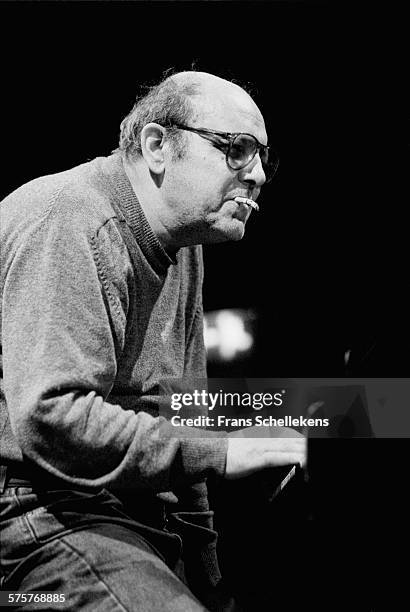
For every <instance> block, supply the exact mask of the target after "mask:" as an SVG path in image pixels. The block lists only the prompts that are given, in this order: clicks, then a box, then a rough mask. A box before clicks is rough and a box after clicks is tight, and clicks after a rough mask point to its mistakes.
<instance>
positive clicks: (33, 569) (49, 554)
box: [0, 486, 206, 612]
mask: <svg viewBox="0 0 410 612" xmlns="http://www.w3.org/2000/svg"><path fill="white" fill-rule="evenodd" d="M0 520H1V524H0V527H1V531H0V535H1V566H0V567H1V582H2V584H1V586H2V588H3V589H4V590H8V591H18V592H20V593H24V592H28V591H52V592H54V593H63V594H64V595H65V602H63V603H62V602H57V603H48V604H44V607H42V608H41V609H43V610H45V609H47V610H59V611H62V610H72V611H73V612H74V611H75V612H77V611H78V610H90V611H93V612H98V611H99V610H101V612H107V611H111V610H112V611H120V610H121V611H131V610H132V611H134V610H135V611H141V612H156V611H158V612H160V611H161V612H162V611H172V612H191V611H192V612H197V611H206V608H205V607H204V606H203V605H202V604H201V603H200V602H199V601H198V600H197V599H196V598H195V596H194V595H193V594H192V593H191V591H190V590H189V589H188V587H187V586H186V584H184V581H183V580H184V574H183V571H182V570H181V561H180V557H181V548H182V545H181V538H180V537H179V536H178V535H176V534H173V533H168V532H166V531H164V530H161V529H156V528H154V527H148V526H146V525H144V524H142V523H138V522H136V521H135V520H133V519H131V518H130V517H129V516H128V515H126V514H125V512H124V509H123V506H122V504H121V503H120V502H119V501H118V500H117V499H116V497H114V496H113V495H111V494H110V493H109V492H108V491H105V490H102V491H100V492H99V493H96V494H95V493H88V492H87V493H84V492H80V491H71V490H70V491H64V490H57V491H46V492H41V491H37V490H36V491H35V490H33V489H31V488H26V487H12V486H9V487H7V488H6V489H5V490H4V491H3V493H2V494H1V495H0ZM178 575H179V577H178ZM30 609H36V610H38V609H40V608H39V607H38V604H37V605H36V607H31V606H30V604H27V603H26V604H24V610H25V611H26V610H30Z"/></svg>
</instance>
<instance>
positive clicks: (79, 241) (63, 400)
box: [3, 206, 227, 491]
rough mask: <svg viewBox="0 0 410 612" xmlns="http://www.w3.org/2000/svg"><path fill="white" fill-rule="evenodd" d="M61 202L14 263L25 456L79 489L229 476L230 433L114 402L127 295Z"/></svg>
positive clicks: (9, 278) (12, 328) (18, 398)
mask: <svg viewBox="0 0 410 612" xmlns="http://www.w3.org/2000/svg"><path fill="white" fill-rule="evenodd" d="M56 208H57V207H56V206H54V207H52V208H50V209H49V210H48V211H47V213H46V214H44V215H43V216H42V217H41V218H40V219H38V220H37V222H36V223H34V224H32V225H31V227H30V229H29V230H27V231H26V233H25V234H24V236H23V237H22V238H21V239H20V240H19V242H18V247H17V248H16V249H15V251H14V252H13V255H12V256H10V257H9V260H8V261H7V270H6V280H5V285H4V293H3V357H4V377H5V392H6V399H7V405H8V410H9V414H10V421H11V425H12V429H13V433H14V435H15V437H16V439H17V442H18V444H19V446H20V448H21V450H22V453H23V455H24V456H26V457H27V458H28V459H30V460H31V461H33V462H34V463H35V464H37V465H38V466H40V467H41V468H43V469H44V470H46V471H47V472H48V473H49V474H51V475H53V476H55V477H57V478H60V479H63V480H64V481H66V482H67V483H70V484H71V485H74V486H76V485H78V486H87V487H95V488H100V487H110V486H115V487H118V486H119V487H127V488H139V487H145V488H151V489H153V490H155V491H167V490H170V489H172V488H174V487H175V486H180V485H182V484H188V483H193V482H200V481H201V480H203V479H204V478H206V476H207V475H208V474H209V473H212V472H215V473H219V474H222V473H223V470H224V467H225V458H226V447H227V440H226V439H225V438H223V437H221V438H215V437H214V436H210V435H209V434H208V433H207V432H205V431H200V430H196V431H194V430H192V429H191V428H180V431H178V437H177V436H176V434H175V428H173V427H172V426H171V425H170V423H169V422H168V421H167V420H166V419H164V418H163V417H153V416H151V415H150V414H148V413H146V412H144V411H140V412H138V413H136V412H134V410H124V409H123V408H122V407H121V406H119V405H114V404H111V403H109V402H107V401H106V398H107V396H108V395H109V393H110V390H111V389H112V386H113V383H114V380H115V376H116V372H117V352H118V349H119V347H118V342H119V343H121V333H120V332H121V329H120V330H118V329H115V326H116V325H117V326H118V321H121V317H122V319H123V325H124V326H125V313H124V309H126V300H124V299H121V296H120V298H118V296H115V295H112V293H111V289H110V288H109V287H107V286H106V285H105V283H104V278H103V277H102V276H101V274H100V273H99V270H98V258H96V254H95V245H94V244H93V235H92V233H90V231H89V230H88V229H87V230H86V229H85V228H84V227H81V223H79V221H78V218H79V217H78V215H76V214H75V211H71V210H70V209H69V207H66V210H65V213H64V214H63V215H61V214H60V215H59V214H57V213H56ZM67 209H68V210H67ZM85 225H86V224H85ZM119 293H121V292H119ZM113 303H115V304H114V305H115V308H117V310H118V317H117V318H116V321H113V318H112V316H111V314H110V313H111V311H112V309H111V308H110V307H109V304H110V305H111V306H112V305H113ZM120 327H121V325H120Z"/></svg>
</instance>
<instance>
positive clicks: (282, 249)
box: [1, 1, 409, 377]
mask: <svg viewBox="0 0 410 612" xmlns="http://www.w3.org/2000/svg"><path fill="white" fill-rule="evenodd" d="M1 9H2V15H3V20H2V21H3V24H4V25H3V34H2V44H3V47H4V52H3V54H2V55H3V64H4V65H3V76H2V84H3V88H2V89H3V103H5V112H3V119H4V124H3V128H2V142H3V152H4V154H5V156H6V161H8V162H9V163H7V170H6V171H4V170H3V173H2V186H1V192H2V194H3V195H5V194H7V193H8V192H9V191H11V190H12V189H14V188H15V187H17V186H18V185H19V184H21V183H23V182H25V181H27V180H29V179H31V178H34V177H36V176H38V175H41V174H48V173H52V172H56V171H59V170H62V169H66V168H67V167H70V166H74V165H76V164H78V163H80V162H82V161H85V160H87V159H92V158H93V157H94V156H97V155H105V154H108V153H109V152H110V151H111V150H112V149H113V148H115V146H116V144H117V138H118V133H119V123H120V121H121V119H122V117H123V116H124V115H125V114H126V113H127V112H128V111H129V110H130V108H131V106H132V104H133V100H134V98H135V95H136V91H137V88H138V85H139V84H141V83H144V82H147V81H148V82H155V81H157V80H159V78H160V77H161V74H162V72H163V71H164V70H165V69H167V68H170V67H173V68H176V69H182V70H183V69H189V68H190V66H191V64H192V62H195V65H196V67H197V68H198V69H200V70H205V71H210V72H214V73H216V74H218V75H220V76H224V77H228V78H236V79H239V80H240V81H244V82H250V83H252V84H253V86H254V90H255V92H256V99H257V101H258V102H259V104H260V107H261V109H262V111H263V113H264V115H265V118H266V123H267V126H268V132H269V136H270V142H271V143H272V145H274V146H275V147H276V148H277V150H278V151H279V153H280V158H281V165H280V171H279V174H278V175H277V178H276V179H275V180H274V182H273V183H272V184H271V185H269V186H267V187H266V188H265V189H264V192H263V194H262V196H261V199H260V202H261V212H260V213H259V214H253V215H252V218H251V220H250V222H249V224H248V228H247V233H246V237H245V239H244V240H243V241H242V242H240V243H235V244H227V245H221V246H216V247H214V246H213V247H210V248H209V247H208V248H206V249H205V259H206V281H205V291H204V301H205V309H207V310H213V309H219V308H226V307H245V308H248V307H251V308H253V309H255V310H256V311H257V314H258V316H259V326H258V332H259V333H258V342H257V345H256V346H257V351H256V353H255V354H254V356H253V358H252V360H251V361H247V362H246V364H244V368H243V372H244V373H245V370H246V375H248V376H252V375H254V376H302V377H303V376H318V377H320V376H340V375H341V376H343V375H344V374H345V373H346V368H345V366H344V362H343V355H344V353H345V351H346V350H348V349H350V350H351V362H350V370H349V372H348V373H349V374H350V375H357V376H360V375H362V374H363V375H371V376H372V375H374V376H393V377H394V376H406V375H407V374H408V372H409V367H408V365H409V359H408V351H407V346H408V337H409V333H408V329H407V327H408V326H407V320H406V319H407V316H406V315H405V313H406V307H408V301H407V303H406V299H407V300H408V298H406V292H405V289H406V285H407V276H408V275H407V274H406V268H405V262H404V254H405V244H406V237H405V235H406V233H405V228H406V226H407V224H406V223H405V221H404V203H405V201H406V199H405V194H404V185H403V171H404V156H403V153H404V148H403V147H404V144H403V142H402V141H401V140H400V139H401V138H402V136H401V135H402V133H403V128H404V114H403V112H402V109H401V108H400V104H402V103H403V95H402V91H401V89H402V88H403V91H404V84H405V80H406V79H405V76H404V75H405V71H404V62H403V55H404V31H402V29H401V24H402V23H403V20H404V12H403V13H402V12H400V10H399V9H398V8H397V7H396V8H395V7H394V5H392V4H391V3H386V4H384V5H373V4H372V7H370V6H367V7H366V6H365V5H361V4H360V3H353V4H352V5H350V6H349V5H345V3H343V4H339V3H337V2H329V3H327V2H257V1H256V2H165V3H163V2H148V3H147V2H103V3H101V2H90V3H89V2H45V3H44V2H32V3H25V2H6V3H2V4H1ZM402 64H403V70H402ZM403 108H404V106H403ZM7 158H8V160H7ZM239 372H240V370H239ZM215 374H221V373H220V372H215Z"/></svg>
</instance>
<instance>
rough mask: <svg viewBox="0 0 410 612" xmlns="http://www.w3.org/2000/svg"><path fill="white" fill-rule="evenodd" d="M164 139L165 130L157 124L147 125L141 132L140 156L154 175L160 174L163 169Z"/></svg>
mask: <svg viewBox="0 0 410 612" xmlns="http://www.w3.org/2000/svg"><path fill="white" fill-rule="evenodd" d="M164 137H165V128H164V127H162V125H158V123H147V125H145V126H144V127H143V128H142V130H141V151H142V156H143V157H144V159H145V161H146V162H147V165H148V167H149V169H150V170H151V172H153V173H154V174H162V173H163V172H164V169H165V157H164Z"/></svg>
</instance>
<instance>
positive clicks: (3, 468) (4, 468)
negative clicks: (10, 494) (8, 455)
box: [0, 465, 7, 493]
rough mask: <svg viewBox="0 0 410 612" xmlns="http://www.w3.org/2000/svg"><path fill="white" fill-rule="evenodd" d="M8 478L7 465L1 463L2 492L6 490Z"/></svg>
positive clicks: (0, 485) (0, 483)
mask: <svg viewBox="0 0 410 612" xmlns="http://www.w3.org/2000/svg"><path fill="white" fill-rule="evenodd" d="M6 478H7V466H6V465H0V493H3V492H4V489H5V484H6Z"/></svg>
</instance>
